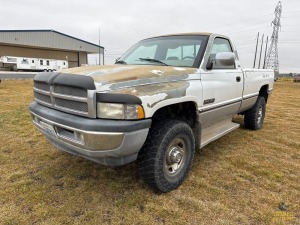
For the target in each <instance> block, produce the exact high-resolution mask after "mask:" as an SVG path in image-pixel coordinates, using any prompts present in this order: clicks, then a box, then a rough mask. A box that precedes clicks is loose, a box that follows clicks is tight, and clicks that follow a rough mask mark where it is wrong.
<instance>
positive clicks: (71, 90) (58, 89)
mask: <svg viewBox="0 0 300 225" xmlns="http://www.w3.org/2000/svg"><path fill="white" fill-rule="evenodd" d="M54 92H55V93H58V94H63V95H70V96H78V97H82V98H86V97H87V90H86V89H83V88H79V87H72V86H65V85H55V86H54Z"/></svg>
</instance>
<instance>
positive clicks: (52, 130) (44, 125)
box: [40, 121, 57, 137]
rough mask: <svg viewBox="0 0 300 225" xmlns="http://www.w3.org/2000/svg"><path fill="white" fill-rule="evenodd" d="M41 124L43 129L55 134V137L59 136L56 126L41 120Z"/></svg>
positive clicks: (52, 134)
mask: <svg viewBox="0 0 300 225" xmlns="http://www.w3.org/2000/svg"><path fill="white" fill-rule="evenodd" d="M40 124H41V126H42V129H43V130H44V131H45V132H46V133H47V134H49V135H51V136H53V137H57V134H56V132H55V130H54V127H53V126H52V125H50V124H48V123H45V122H43V121H40Z"/></svg>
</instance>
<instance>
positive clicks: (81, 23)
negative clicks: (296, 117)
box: [0, 0, 300, 73]
mask: <svg viewBox="0 0 300 225" xmlns="http://www.w3.org/2000/svg"><path fill="white" fill-rule="evenodd" d="M281 3H282V18H281V25H282V28H281V32H280V33H279V42H278V51H279V69H280V72H281V73H284V72H298V73H300V1H299V0H282V1H281ZM277 4H278V0H239V1H237V0H226V1H224V0H211V1H201V0H184V1H182V0H173V1H171V0H168V1H167V0H148V1H145V0H127V1H123V0H114V1H101V0H86V1H79V0H64V1H58V0H52V1H41V0H23V1H20V0H9V1H4V0H1V7H0V18H1V19H0V29H2V30H6V29H13V30H19V29H53V30H56V31H59V32H62V33H65V34H68V35H71V36H74V37H77V38H80V39H83V40H86V41H89V42H92V43H95V44H98V43H99V27H100V30H101V32H100V33H101V35H100V37H101V38H100V42H101V46H103V47H105V49H106V51H105V64H112V63H114V60H115V58H117V57H119V56H121V55H122V53H124V52H125V51H126V50H127V49H128V48H130V47H131V46H132V45H133V44H135V43H136V42H137V41H139V40H141V39H144V38H147V37H152V36H157V35H162V34H171V33H181V32H197V31H208V32H214V33H221V34H225V35H228V36H229V37H230V38H231V39H232V40H233V42H234V43H235V45H236V47H237V49H238V52H239V56H240V60H241V63H242V66H244V67H248V68H252V67H253V61H254V52H255V46H256V37H257V33H258V32H260V35H262V34H264V35H265V38H266V36H267V35H268V36H269V39H270V38H271V34H272V29H273V28H272V27H271V22H272V20H273V19H274V17H275V15H274V10H275V7H276V5H277ZM260 38H261V36H260ZM265 40H266V39H265ZM260 41H261V39H260ZM260 43H261V42H260ZM260 43H259V48H258V49H259V50H260ZM269 43H270V42H269ZM264 48H265V46H264V47H263V53H262V56H264ZM257 58H259V55H258V56H257ZM95 61H96V56H91V57H89V62H90V63H91V64H95ZM262 64H263V62H262V63H261V66H262ZM256 65H257V66H258V61H257V62H256Z"/></svg>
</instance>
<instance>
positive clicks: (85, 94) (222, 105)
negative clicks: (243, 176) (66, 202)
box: [29, 33, 274, 192]
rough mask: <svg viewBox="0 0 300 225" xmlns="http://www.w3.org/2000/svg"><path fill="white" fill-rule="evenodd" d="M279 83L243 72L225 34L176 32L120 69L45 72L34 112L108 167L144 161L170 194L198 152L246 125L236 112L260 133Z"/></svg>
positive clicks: (64, 141) (137, 50)
mask: <svg viewBox="0 0 300 225" xmlns="http://www.w3.org/2000/svg"><path fill="white" fill-rule="evenodd" d="M273 83H274V71H273V70H257V69H242V68H241V66H240V62H239V57H238V54H237V51H236V49H235V47H234V45H233V44H232V42H231V41H230V39H229V38H228V37H226V36H223V35H218V34H213V33H185V34H173V35H164V36H159V37H153V38H149V39H145V40H142V41H140V42H138V43H137V44H136V45H134V46H133V47H132V48H131V49H129V50H128V51H127V52H126V53H125V54H124V55H123V56H122V57H121V58H119V59H118V61H116V64H115V65H111V66H86V67H79V68H72V69H67V70H63V71H61V72H43V73H39V74H38V75H36V77H35V78H34V98H35V99H34V101H33V102H32V103H31V104H30V106H29V108H30V113H31V115H32V119H33V123H34V125H35V126H36V128H37V129H38V130H39V131H41V132H42V133H43V134H44V135H45V136H46V138H47V139H48V141H49V142H50V143H51V144H53V145H54V146H56V147H57V148H58V149H61V150H63V151H66V152H69V153H72V154H75V155H78V156H80V157H83V158H86V159H89V160H92V161H94V162H97V163H100V164H104V165H110V166H116V165H123V164H126V163H129V162H132V161H134V160H136V159H137V161H138V167H139V172H140V174H141V177H142V178H143V179H144V181H145V182H146V183H147V184H148V185H150V186H151V187H152V188H153V189H155V190H158V191H160V192H168V191H170V190H172V189H175V188H177V187H178V186H179V185H180V184H181V183H182V182H183V181H184V179H185V178H186V176H187V174H188V171H189V169H190V167H191V165H192V160H193V156H194V151H195V148H196V149H198V148H202V147H204V146H205V145H207V144H208V143H210V142H212V141H214V140H216V139H218V138H219V137H221V136H223V135H225V134H226V133H228V132H230V131H233V130H234V129H237V128H238V127H239V126H240V125H239V124H237V123H233V122H232V117H233V116H234V115H235V114H241V115H244V126H245V128H248V129H252V130H257V129H260V128H261V127H262V125H263V121H264V117H265V111H266V103H267V101H268V97H269V96H270V93H271V91H272V89H273ZM241 157H242V156H241Z"/></svg>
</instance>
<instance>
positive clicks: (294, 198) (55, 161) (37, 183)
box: [0, 80, 300, 225]
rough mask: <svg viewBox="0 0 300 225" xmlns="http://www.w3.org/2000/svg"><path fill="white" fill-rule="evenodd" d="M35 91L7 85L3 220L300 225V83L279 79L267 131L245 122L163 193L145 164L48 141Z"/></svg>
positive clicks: (28, 84) (1, 140)
mask: <svg viewBox="0 0 300 225" xmlns="http://www.w3.org/2000/svg"><path fill="white" fill-rule="evenodd" d="M32 85H33V82H32V81H31V80H4V81H2V83H1V84H0V172H1V175H0V187H1V188H0V224H207V225H208V224H212V225H215V224H216V225H218V224H222V225H229V224H253V225H256V224H258V225H260V224H284V225H285V224H300V83H292V82H284V81H279V82H276V84H275V89H274V92H273V94H272V96H271V98H270V99H269V102H268V105H267V114H266V119H265V123H264V127H263V129H261V130H259V131H249V130H245V129H244V128H243V122H242V117H240V116H237V117H235V118H234V120H235V121H237V122H240V123H241V128H240V129H237V130H235V131H234V132H232V133H230V134H228V135H226V136H224V137H222V138H221V139H219V140H217V141H215V142H213V143H211V144H209V145H208V146H206V147H205V148H203V149H202V150H198V151H196V155H195V159H194V163H193V166H192V169H191V171H190V174H189V176H188V178H187V180H186V181H185V182H184V183H183V185H182V186H181V187H180V188H179V189H177V190H175V191H172V192H170V193H167V194H160V195H158V194H155V193H153V191H152V190H151V189H149V188H148V187H147V186H146V185H145V184H144V183H143V182H142V180H141V178H140V177H139V175H138V172H137V166H136V164H135V163H132V164H129V165H126V166H122V167H117V168H110V167H105V166H101V165H97V164H95V163H92V162H90V161H87V160H84V159H81V158H78V157H75V156H72V155H70V154H67V153H63V152H61V151H58V150H56V149H55V148H53V147H52V146H51V145H50V144H48V143H47V142H46V141H45V139H44V137H43V136H42V135H41V134H39V133H38V132H37V131H36V130H35V129H34V127H33V125H32V123H31V118H30V115H29V113H28V104H29V103H30V102H31V101H32V99H33V94H32ZM280 209H281V210H280Z"/></svg>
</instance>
